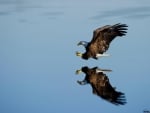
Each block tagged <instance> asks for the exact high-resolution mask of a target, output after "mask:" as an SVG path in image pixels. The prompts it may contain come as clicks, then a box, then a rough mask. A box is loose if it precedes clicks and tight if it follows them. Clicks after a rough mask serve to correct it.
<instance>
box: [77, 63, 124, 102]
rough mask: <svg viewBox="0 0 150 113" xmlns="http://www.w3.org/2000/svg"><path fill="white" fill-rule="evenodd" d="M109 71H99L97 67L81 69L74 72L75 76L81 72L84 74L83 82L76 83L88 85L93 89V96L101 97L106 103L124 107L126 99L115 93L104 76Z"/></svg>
mask: <svg viewBox="0 0 150 113" xmlns="http://www.w3.org/2000/svg"><path fill="white" fill-rule="evenodd" d="M109 71H111V70H107V69H99V68H97V67H94V68H88V67H86V66H85V67H82V68H81V69H80V70H77V71H76V74H79V73H80V72H83V73H85V74H86V76H85V78H84V80H83V81H77V82H78V83H79V84H80V85H85V84H90V85H91V87H92V89H93V94H95V95H97V96H99V97H101V98H102V99H104V100H107V101H108V102H110V103H112V104H115V105H124V104H125V103H126V99H125V96H124V93H122V92H119V91H116V88H114V87H112V86H111V84H110V82H109V78H108V77H107V76H106V74H104V72H109Z"/></svg>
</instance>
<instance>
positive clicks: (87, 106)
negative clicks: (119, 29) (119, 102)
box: [0, 0, 150, 113]
mask: <svg viewBox="0 0 150 113" xmlns="http://www.w3.org/2000/svg"><path fill="white" fill-rule="evenodd" d="M116 23H123V24H127V25H128V26H129V27H128V33H127V35H126V36H125V37H122V38H117V39H115V40H114V41H113V42H112V44H111V45H110V48H109V50H108V53H109V54H111V56H110V57H106V58H101V59H99V60H97V61H96V60H93V59H90V60H88V61H84V60H82V59H81V58H79V57H76V56H75V52H76V51H81V52H84V48H83V47H78V46H77V43H78V42H79V41H80V40H85V41H90V40H91V38H92V35H93V30H94V29H96V28H97V27H100V26H103V25H107V24H111V25H112V24H116ZM149 26H150V1H149V0H138V1H137V0H109V1H108V0H88V1H87V0H0V113H60V112H63V113H70V112H71V113H80V112H86V113H97V112H103V113H112V112H114V113H127V112H130V113H143V112H144V111H150V96H149V95H150V90H149V87H150V82H149V80H150V51H149V49H150V44H149V42H150V37H149V36H150V35H149V31H150V29H149ZM82 66H89V67H91V68H92V67H95V66H98V67H100V68H105V69H111V70H113V72H111V73H108V74H107V76H108V77H109V79H110V82H111V84H112V86H114V87H116V88H117V90H118V91H121V92H124V93H125V96H126V99H127V104H126V105H124V106H115V105H113V104H111V103H108V102H106V101H104V100H102V99H101V98H99V97H97V96H95V95H93V94H92V89H91V87H90V86H89V85H85V86H80V85H79V84H77V82H76V81H77V80H82V79H83V78H84V74H81V75H78V76H77V75H75V71H76V70H77V69H80V68H81V67H82Z"/></svg>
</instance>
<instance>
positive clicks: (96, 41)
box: [91, 23, 128, 53]
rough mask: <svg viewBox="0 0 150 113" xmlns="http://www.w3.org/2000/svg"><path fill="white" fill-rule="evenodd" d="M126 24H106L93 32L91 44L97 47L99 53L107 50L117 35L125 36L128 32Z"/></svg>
mask: <svg viewBox="0 0 150 113" xmlns="http://www.w3.org/2000/svg"><path fill="white" fill-rule="evenodd" d="M127 27H128V26H127V25H126V24H120V23H118V24H115V25H112V26H111V25H106V26H104V27H101V28H98V29H96V30H94V32H93V38H92V40H91V46H94V45H95V46H96V47H97V50H98V51H97V52H98V53H103V52H106V51H107V49H108V48H109V44H110V43H111V41H112V40H113V39H114V38H115V37H117V36H124V35H125V34H126V33H127V32H126V30H127Z"/></svg>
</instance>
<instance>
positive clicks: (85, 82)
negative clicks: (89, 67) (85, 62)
mask: <svg viewBox="0 0 150 113" xmlns="http://www.w3.org/2000/svg"><path fill="white" fill-rule="evenodd" d="M77 83H78V84H80V85H86V84H87V81H86V80H83V81H79V80H78V81H77Z"/></svg>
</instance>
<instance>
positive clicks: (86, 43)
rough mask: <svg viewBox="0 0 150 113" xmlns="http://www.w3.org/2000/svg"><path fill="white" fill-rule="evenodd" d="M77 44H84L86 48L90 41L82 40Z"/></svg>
mask: <svg viewBox="0 0 150 113" xmlns="http://www.w3.org/2000/svg"><path fill="white" fill-rule="evenodd" d="M77 45H78V46H80V45H83V46H84V47H85V48H86V47H87V45H88V42H86V41H80V42H79V43H78V44H77Z"/></svg>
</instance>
